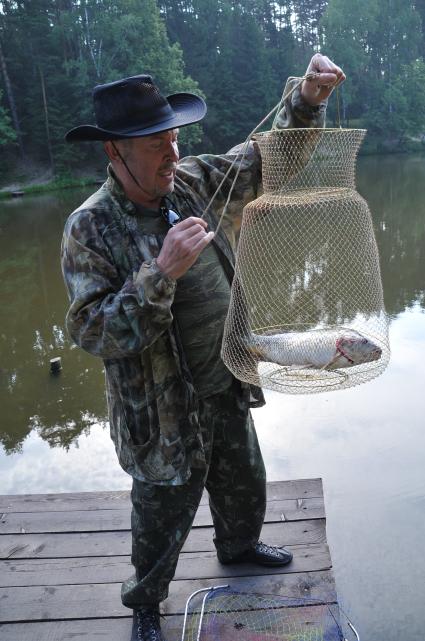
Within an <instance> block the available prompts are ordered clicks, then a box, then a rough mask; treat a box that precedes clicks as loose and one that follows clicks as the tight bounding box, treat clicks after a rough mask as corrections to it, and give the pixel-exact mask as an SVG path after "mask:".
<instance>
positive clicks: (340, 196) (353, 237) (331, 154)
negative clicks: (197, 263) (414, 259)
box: [222, 129, 390, 393]
mask: <svg viewBox="0 0 425 641" xmlns="http://www.w3.org/2000/svg"><path fill="white" fill-rule="evenodd" d="M364 134H365V131H364V130H360V129H284V130H272V131H268V132H264V133H261V134H257V135H256V137H255V139H256V141H257V143H258V145H259V147H260V151H261V155H262V161H263V186H264V194H263V195H262V196H260V197H259V198H257V199H256V200H254V201H252V202H251V203H249V204H248V205H247V206H246V207H245V209H244V212H243V220H242V228H241V235H240V240H239V245H238V251H237V256H236V269H235V277H234V281H233V284H232V293H231V301H230V307H229V312H228V316H227V319H226V323H225V330H224V338H223V346H222V358H223V360H224V362H225V364H226V365H227V367H228V368H229V369H230V371H231V372H232V373H233V374H234V375H235V376H236V377H237V378H238V379H240V380H242V381H246V382H248V383H252V384H255V385H261V386H262V387H266V388H269V389H274V390H277V391H281V392H287V393H308V392H320V391H330V390H333V389H343V388H346V387H351V386H354V385H358V384H360V383H364V382H366V381H368V380H370V379H372V378H374V377H376V376H378V375H379V374H380V373H381V372H382V371H383V370H384V369H385V367H386V366H387V364H388V361H389V354H390V351H389V343H388V319H387V315H386V313H385V308H384V300H383V292H382V283H381V275H380V268H379V256H378V249H377V245H376V241H375V236H374V232H373V226H372V219H371V215H370V211H369V208H368V205H367V203H366V201H365V200H364V199H363V198H362V197H361V196H360V194H359V193H358V192H357V191H356V188H355V161H356V157H357V152H358V149H359V146H360V144H361V141H362V139H363V137H364Z"/></svg>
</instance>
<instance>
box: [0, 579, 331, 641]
mask: <svg viewBox="0 0 425 641" xmlns="http://www.w3.org/2000/svg"><path fill="white" fill-rule="evenodd" d="M222 584H223V585H225V584H230V585H231V586H232V587H233V588H235V589H239V590H246V591H250V592H261V593H263V594H280V595H286V596H300V591H301V592H302V594H301V595H304V596H308V597H312V598H317V599H321V600H324V601H326V602H334V601H335V599H336V595H335V589H334V585H333V579H332V575H331V573H330V572H329V571H320V572H310V573H306V572H302V573H290V574H285V575H279V574H275V575H262V576H258V577H253V576H251V575H250V576H247V577H233V578H229V579H228V580H224V581H223V578H222V579H221V580H220V579H217V578H215V579H195V580H192V579H190V580H174V581H172V583H171V585H170V594H169V597H168V599H167V600H166V601H165V602H164V603H163V604H162V610H163V612H164V613H165V614H184V609H185V605H186V601H187V599H188V597H189V595H190V594H192V593H193V592H194V591H195V590H198V589H201V588H205V587H211V586H214V585H222ZM120 590H121V583H99V584H83V585H78V584H77V585H59V586H56V587H49V586H44V587H37V586H35V587H20V588H11V589H9V590H8V592H7V594H8V596H7V598H6V599H4V598H3V594H2V592H3V590H0V603H2V608H1V610H0V612H1V614H0V617H1V619H0V620H1V622H2V623H13V622H24V621H62V620H68V619H90V618H116V617H125V616H128V609H127V608H125V607H124V606H123V605H122V603H121V599H120ZM0 639H1V637H0Z"/></svg>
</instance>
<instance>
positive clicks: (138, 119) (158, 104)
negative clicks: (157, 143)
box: [65, 75, 207, 142]
mask: <svg viewBox="0 0 425 641" xmlns="http://www.w3.org/2000/svg"><path fill="white" fill-rule="evenodd" d="M93 102H94V112H95V116H96V125H80V126H79V127H74V128H73V129H71V130H70V131H68V132H67V134H66V135H65V140H66V141H67V142H74V141H77V140H119V139H122V138H138V137H140V136H149V135H150V134H154V133H158V132H160V131H167V130H168V129H176V128H177V127H184V126H185V125H191V124H193V123H195V122H198V121H199V120H202V118H203V117H204V116H205V114H206V111H207V106H206V104H205V102H204V101H203V100H202V98H200V97H199V96H197V95H195V94H193V93H174V94H171V95H170V96H167V97H166V98H165V97H164V96H163V95H162V94H161V93H160V91H159V89H158V87H157V86H156V85H155V84H154V83H153V81H152V77H151V76H147V75H140V76H131V77H130V78H123V79H122V80H117V81H116V82H109V83H107V84H105V85H97V86H96V87H95V88H94V90H93Z"/></svg>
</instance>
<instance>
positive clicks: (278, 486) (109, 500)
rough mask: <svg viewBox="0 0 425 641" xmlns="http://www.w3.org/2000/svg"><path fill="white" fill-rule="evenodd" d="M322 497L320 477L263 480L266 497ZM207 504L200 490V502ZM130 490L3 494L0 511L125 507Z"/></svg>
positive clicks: (128, 502)
mask: <svg viewBox="0 0 425 641" xmlns="http://www.w3.org/2000/svg"><path fill="white" fill-rule="evenodd" d="M322 496H323V488H322V481H321V479H297V480H294V481H275V482H273V483H267V500H268V501H276V500H285V499H299V498H301V499H307V498H317V497H318V498H320V497H322ZM207 503H208V495H207V494H206V492H204V494H203V496H202V500H201V505H206V504H207ZM129 504H130V492H129V491H128V490H122V491H115V492H77V493H72V492H69V493H62V494H21V495H16V494H11V495H8V494H4V495H0V513H3V512H43V513H45V512H56V511H65V512H68V511H71V510H72V511H74V510H76V511H83V510H99V509H103V510H118V509H128V505H129Z"/></svg>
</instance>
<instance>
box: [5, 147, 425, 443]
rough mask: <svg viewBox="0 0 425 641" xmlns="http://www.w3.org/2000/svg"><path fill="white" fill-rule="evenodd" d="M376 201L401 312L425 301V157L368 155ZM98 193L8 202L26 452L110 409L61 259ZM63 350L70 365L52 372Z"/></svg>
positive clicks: (13, 379)
mask: <svg viewBox="0 0 425 641" xmlns="http://www.w3.org/2000/svg"><path fill="white" fill-rule="evenodd" d="M358 177H359V180H358V183H359V191H360V192H361V193H362V195H363V196H364V197H365V198H366V199H367V201H368V203H369V205H370V209H371V211H372V215H373V219H374V228H375V233H376V237H377V241H378V247H379V252H380V259H381V271H382V279H383V284H384V297H385V304H386V308H387V311H388V313H389V314H390V315H391V316H392V317H393V318H395V317H396V316H397V315H398V314H400V313H401V312H402V311H403V310H404V309H405V308H408V307H413V306H414V305H418V306H420V307H421V308H422V309H424V308H425V293H424V291H425V289H424V280H423V275H424V267H425V261H424V259H425V223H424V220H425V158H424V157H422V156H418V157H412V158H404V157H400V156H395V157H390V158H363V159H361V160H360V162H359V171H358ZM90 191H92V190H91V189H85V190H78V191H75V190H72V191H63V192H58V193H56V194H50V195H48V196H37V197H33V198H30V197H25V198H24V199H22V200H20V201H10V202H2V203H1V204H0V257H1V258H0V301H1V305H0V347H1V360H0V404H1V405H0V406H1V408H2V416H1V430H0V442H1V444H2V445H3V448H4V450H5V452H6V453H13V452H17V451H19V450H20V449H21V447H22V443H23V442H24V440H25V439H26V438H27V437H28V435H29V434H30V433H31V431H32V430H34V431H35V432H36V433H38V434H39V436H40V437H41V439H43V440H44V441H46V442H47V443H48V444H49V445H51V446H61V447H64V448H69V447H70V445H71V444H72V443H74V442H76V440H77V438H78V436H79V435H80V434H83V433H85V434H87V433H88V432H89V430H90V427H91V426H92V425H93V424H94V423H96V422H98V421H99V420H100V421H102V420H103V419H104V418H105V415H106V407H105V395H104V382H103V371H102V363H101V361H100V359H96V358H94V357H91V356H90V355H88V354H85V353H84V352H83V351H82V350H80V349H78V348H73V346H72V345H71V343H70V341H69V339H68V337H67V335H66V332H65V330H64V316H65V312H66V308H67V299H66V295H65V291H64V286H63V283H62V277H61V274H60V265H59V245H60V239H61V236H62V229H63V225H64V222H65V220H66V217H67V215H68V213H69V212H70V211H72V209H73V208H74V207H75V206H76V205H78V204H79V203H80V202H81V201H82V200H83V199H84V198H85V197H86V196H87V195H88V193H90ZM55 356H61V357H62V363H63V371H62V373H61V374H60V375H59V376H57V377H52V376H51V375H50V373H49V361H50V359H51V358H53V357H55Z"/></svg>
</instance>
